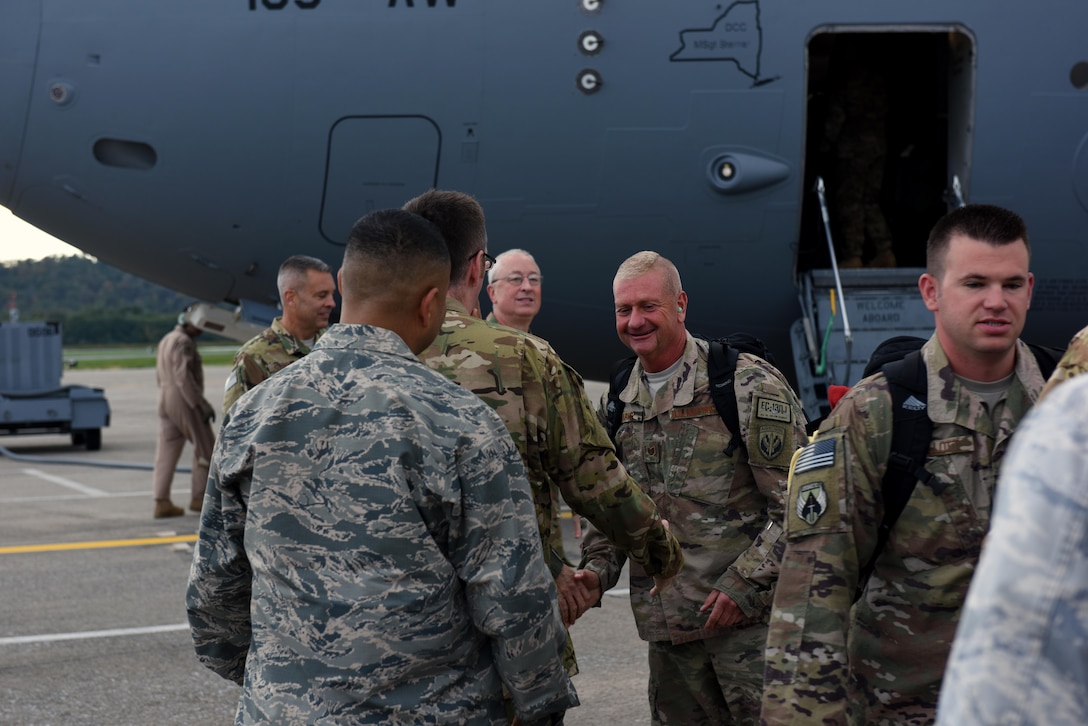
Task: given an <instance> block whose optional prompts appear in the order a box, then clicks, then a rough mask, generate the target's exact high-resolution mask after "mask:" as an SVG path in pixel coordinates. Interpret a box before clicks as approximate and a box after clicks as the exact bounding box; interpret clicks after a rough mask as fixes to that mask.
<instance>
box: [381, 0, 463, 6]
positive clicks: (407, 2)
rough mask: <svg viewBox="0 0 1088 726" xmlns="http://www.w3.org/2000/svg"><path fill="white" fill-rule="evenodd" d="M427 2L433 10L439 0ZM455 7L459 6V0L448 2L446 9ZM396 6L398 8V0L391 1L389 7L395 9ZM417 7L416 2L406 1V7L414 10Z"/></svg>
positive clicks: (427, 0) (428, 0)
mask: <svg viewBox="0 0 1088 726" xmlns="http://www.w3.org/2000/svg"><path fill="white" fill-rule="evenodd" d="M426 2H427V7H429V8H433V7H434V6H435V5H438V0H426ZM455 5H457V0H446V7H447V8H452V7H454V6H455ZM396 6H397V0H389V7H391V8H395V7H396ZM415 6H416V4H415V0H404V7H406V8H414V7H415Z"/></svg>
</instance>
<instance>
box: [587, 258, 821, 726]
mask: <svg viewBox="0 0 1088 726" xmlns="http://www.w3.org/2000/svg"><path fill="white" fill-rule="evenodd" d="M673 276H675V277H674V278H673ZM670 278H673V279H674V285H670V284H669V283H668V280H669V279H670ZM644 281H648V282H645V283H644ZM624 284H633V285H635V286H636V288H635V290H636V291H635V292H634V293H631V294H630V295H629V294H628V293H627V290H626V289H625V288H623V287H622V285H624ZM671 287H675V288H676V289H675V290H672V289H671ZM614 290H615V292H616V319H617V330H618V332H620V338H621V339H622V340H623V341H624V343H625V344H627V345H628V346H629V347H631V348H632V350H634V351H635V352H636V353H638V356H639V359H638V361H637V362H636V363H635V367H634V369H633V370H632V371H631V377H630V379H629V382H628V384H627V387H626V388H625V389H624V390H623V391H622V392H621V394H620V398H621V400H623V401H624V410H623V421H622V423H621V424H620V427H619V429H618V431H617V435H616V444H617V446H616V448H617V451H619V453H620V458H621V460H622V461H623V462H624V465H625V466H627V469H628V471H630V472H631V475H632V476H633V477H634V478H635V479H636V480H637V481H638V484H639V486H640V487H641V488H642V490H643V491H645V492H646V493H647V494H649V495H650V496H651V497H652V498H653V500H654V502H655V503H656V504H657V507H658V511H660V512H661V516H662V517H664V518H665V519H666V520H667V521H668V522H669V525H670V527H671V529H672V531H673V532H674V533H675V534H676V536H677V538H678V539H679V540H680V544H681V547H682V548H683V550H684V569H683V570H681V571H680V573H679V574H678V575H677V576H676V578H675V580H674V581H673V583H672V584H671V585H670V586H669V587H667V588H666V589H664V590H663V591H661V592H659V593H658V592H655V591H654V590H653V589H652V588H653V584H654V583H653V582H652V580H651V579H650V578H649V577H647V576H646V573H645V571H644V570H643V569H642V567H641V566H639V565H638V564H637V563H633V564H632V565H631V588H630V589H631V607H632V609H633V611H634V615H635V624H636V626H637V627H638V633H639V636H640V637H641V638H642V639H643V640H646V641H649V658H650V687H649V696H650V710H651V715H652V718H653V723H654V724H672V723H678V724H685V725H695V724H707V725H708V726H709V725H711V724H726V723H755V721H756V718H757V717H758V714H759V701H760V693H761V690H762V685H763V645H764V641H765V640H766V634H767V628H766V623H767V617H768V615H769V612H770V603H771V594H772V592H773V588H774V583H775V579H776V576H777V572H778V560H779V558H780V557H781V551H782V546H781V544H780V543H779V537H780V535H781V532H782V528H781V526H780V524H779V522H781V519H782V504H783V498H784V496H785V490H786V473H787V470H788V467H789V462H790V458H791V456H792V455H793V452H794V451H795V450H796V449H797V448H798V447H799V446H802V445H803V444H804V443H805V441H807V436H806V433H805V423H806V422H805V416H804V412H803V409H802V407H801V404H800V402H799V401H798V399H797V397H796V395H795V394H794V392H793V390H792V389H791V388H790V385H789V384H788V383H787V382H786V380H785V379H784V378H783V376H782V374H781V373H780V372H779V371H778V370H777V369H776V368H774V366H772V365H771V364H770V363H768V362H767V361H765V360H763V359H761V358H758V357H756V356H753V355H750V354H748V353H740V355H739V359H738V362H737V369H736V373H735V376H734V383H733V386H734V390H735V393H736V399H737V411H738V414H739V420H740V425H741V431H740V435H741V439H742V441H741V442H740V445H739V446H734V445H733V443H732V441H731V439H732V436H731V434H730V433H729V429H728V428H727V427H726V425H725V423H724V422H723V421H722V419H721V416H720V415H719V414H718V410H717V408H716V407H715V405H714V400H713V398H712V396H711V393H710V378H709V373H708V370H707V360H708V355H709V352H708V343H707V342H706V341H703V340H698V339H696V338H694V337H692V336H691V334H689V333H687V331H686V330H685V329H684V327H683V320H684V316H685V312H684V310H685V309H686V308H687V296H686V294H685V293H683V292H682V291H681V290H680V280H679V275H678V274H676V271H675V268H674V267H673V266H672V263H670V262H668V261H667V260H665V258H663V257H661V256H660V255H657V254H656V253H652V252H651V253H640V254H639V255H635V256H634V257H632V258H630V259H629V260H628V261H626V262H624V264H623V265H622V266H621V267H620V272H619V273H618V274H617V276H616V283H615V285H614ZM651 306H652V310H650V309H649V308H650V307H651ZM656 316H660V317H656ZM654 320H656V323H654V322H651V321H654ZM653 325H656V328H655V330H654V331H653V332H649V330H650V328H651V326H653ZM652 335H656V336H657V338H658V340H660V341H663V342H662V344H661V345H660V346H659V347H658V348H650V347H648V346H647V347H644V343H643V342H642V341H643V339H647V338H649V337H651V336H652ZM676 346H678V347H676ZM674 356H675V357H674ZM647 361H649V364H650V366H652V367H653V369H654V372H653V373H647V372H646V371H647V369H648V366H647ZM655 364H656V365H655ZM657 371H663V372H664V373H663V374H661V375H660V376H659V378H660V379H661V380H660V381H659V382H660V384H661V386H660V388H659V389H658V390H657V392H656V394H655V393H653V392H652V390H651V388H650V385H649V380H650V378H649V377H652V376H654V375H655V373H656V372H657ZM623 565H624V555H623V553H622V552H621V551H619V550H617V549H616V548H615V547H614V546H613V545H611V544H609V543H608V542H607V541H605V540H604V539H603V538H602V537H600V535H599V534H598V533H597V532H596V531H595V530H594V528H592V527H591V528H589V529H588V531H587V533H586V536H585V540H584V543H583V556H582V567H583V568H584V569H585V570H586V571H588V572H591V573H593V574H594V575H596V577H595V578H594V577H592V576H589V577H588V586H589V587H591V588H595V589H596V586H597V583H595V582H594V580H599V586H600V587H601V588H603V589H604V590H607V589H609V588H611V587H613V586H615V585H616V584H617V582H618V581H619V578H620V571H621V569H622V568H623ZM578 577H579V579H580V580H582V581H587V574H586V572H580V573H579V575H578ZM598 593H599V590H598ZM598 597H599V594H598Z"/></svg>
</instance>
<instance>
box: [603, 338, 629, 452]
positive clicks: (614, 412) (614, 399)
mask: <svg viewBox="0 0 1088 726" xmlns="http://www.w3.org/2000/svg"><path fill="white" fill-rule="evenodd" d="M635 360H636V358H635V356H630V357H629V358H622V359H620V360H618V361H616V362H615V364H614V365H613V366H612V371H611V372H610V373H609V374H608V403H607V404H606V406H605V411H604V427H605V428H606V429H607V430H608V438H610V439H612V443H613V444H614V443H616V432H617V431H619V428H620V424H621V423H623V406H624V404H623V401H622V400H621V399H620V393H621V392H622V391H623V389H624V388H627V382H628V381H629V380H631V371H632V370H633V369H634V367H635Z"/></svg>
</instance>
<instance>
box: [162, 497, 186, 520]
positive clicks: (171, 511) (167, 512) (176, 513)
mask: <svg viewBox="0 0 1088 726" xmlns="http://www.w3.org/2000/svg"><path fill="white" fill-rule="evenodd" d="M183 514H185V510H184V509H182V508H181V507H175V506H174V503H173V502H171V501H170V500H169V499H156V500H155V514H154V517H155V519H165V518H166V517H180V516H181V515H183Z"/></svg>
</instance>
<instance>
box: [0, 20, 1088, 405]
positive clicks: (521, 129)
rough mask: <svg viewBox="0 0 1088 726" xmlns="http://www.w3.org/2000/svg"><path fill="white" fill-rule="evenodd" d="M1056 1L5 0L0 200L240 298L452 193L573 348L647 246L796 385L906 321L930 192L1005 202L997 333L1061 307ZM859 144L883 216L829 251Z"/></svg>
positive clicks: (1071, 262)
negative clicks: (1025, 267)
mask: <svg viewBox="0 0 1088 726" xmlns="http://www.w3.org/2000/svg"><path fill="white" fill-rule="evenodd" d="M1085 28H1088V4H1085V3H1083V2H1077V1H1075V0H1040V2H1035V3H1025V2H1011V1H1009V0H914V1H913V2H910V3H906V2H864V3H863V2H856V1H855V0H809V1H808V2H798V1H797V0H738V1H737V2H714V1H713V0H672V1H671V2H661V0H623V1H618V0H562V1H549V2H508V1H503V0H186V1H185V2H178V1H174V2H156V3H147V2H140V1H139V0H5V1H4V3H3V4H2V6H0V98H2V99H3V103H2V105H0V204H3V205H5V206H7V207H8V208H10V209H11V210H12V211H13V212H14V213H15V214H16V215H18V216H19V217H21V218H23V219H25V220H27V221H29V222H30V223H32V224H34V225H36V226H37V227H40V228H41V229H43V230H45V231H47V232H49V233H50V234H53V235H55V236H57V237H59V238H60V239H63V240H64V241H66V242H68V243H70V244H73V245H75V246H77V247H79V248H80V249H82V250H84V251H85V252H87V253H89V254H91V255H93V256H95V257H97V258H98V259H99V260H102V261H104V262H106V263H109V264H111V265H114V266H116V267H119V268H121V269H124V270H127V271H129V272H132V273H135V274H137V275H140V276H142V277H145V278H147V279H149V280H152V281H154V282H157V283H159V284H162V285H165V286H167V287H170V288H173V289H175V290H177V291H179V292H182V293H185V294H187V295H191V296H193V297H194V298H197V299H199V300H203V301H207V302H209V303H215V304H224V303H225V304H229V305H232V306H239V309H240V310H241V311H243V312H244V311H245V310H246V308H247V306H254V305H264V306H267V305H274V304H275V302H276V290H275V273H276V268H277V266H278V264H279V262H280V261H282V260H283V259H284V258H285V257H287V256H288V255H291V254H295V253H308V254H313V255H316V256H319V257H322V258H324V259H326V260H327V261H328V262H329V263H330V264H333V265H335V264H337V263H338V262H339V259H340V257H341V252H342V245H343V243H344V241H345V238H346V236H347V233H348V231H349V229H350V227H351V225H352V223H353V222H354V221H355V219H356V218H358V217H360V216H361V215H363V214H365V213H366V212H368V211H370V210H373V209H379V208H383V207H393V206H400V205H401V204H403V203H404V201H406V200H407V199H409V198H411V197H413V196H415V195H417V194H419V193H420V192H422V191H424V190H426V189H428V188H430V187H439V188H446V189H457V190H461V191H465V192H469V193H472V194H473V195H475V196H476V197H477V198H478V199H479V200H480V202H481V203H482V204H483V207H484V209H485V211H486V213H487V218H488V227H489V237H490V242H489V244H490V250H491V252H492V253H496V252H498V251H501V250H503V249H507V248H511V247H521V248H525V249H528V250H530V251H531V252H532V253H533V254H534V255H535V256H536V259H537V261H538V262H539V264H540V266H541V269H542V271H543V272H544V275H545V277H546V282H547V284H546V286H545V294H544V306H543V311H542V312H541V314H540V316H539V317H538V318H537V320H536V321H535V322H534V332H538V333H539V334H541V335H542V336H544V337H546V338H548V339H549V340H550V341H551V342H552V343H553V344H554V345H555V346H556V348H557V349H558V350H559V352H560V353H561V354H562V355H563V357H564V358H565V359H567V360H568V361H569V362H570V363H572V364H573V365H574V366H575V367H576V368H578V369H579V370H580V371H582V373H583V374H584V375H586V376H587V377H601V376H603V375H604V374H605V372H606V371H607V369H608V364H609V363H610V362H611V361H612V360H614V359H615V358H617V357H618V356H620V355H622V354H624V353H625V352H626V351H625V349H623V348H622V347H621V346H620V344H619V343H618V341H617V340H616V339H615V336H614V335H613V334H612V333H611V328H612V318H613V316H612V304H611V302H612V301H611V289H610V282H611V278H612V275H613V273H614V271H615V269H616V267H617V265H618V264H619V263H620V262H621V261H622V260H623V259H624V258H626V257H627V256H628V255H630V254H632V253H634V252H636V251H639V250H642V249H653V250H657V251H659V252H661V253H662V254H664V255H666V256H667V257H669V258H671V259H672V260H673V261H674V262H675V263H676V264H677V266H678V267H679V269H680V271H681V274H682V276H683V282H684V286H685V289H686V290H687V292H688V294H689V296H690V308H689V316H688V327H689V329H691V330H693V331H698V332H701V333H703V334H706V335H711V336H713V335H720V334H724V333H727V332H732V331H745V332H748V333H752V334H754V335H757V336H759V337H761V338H763V339H764V340H765V341H766V342H767V343H768V344H769V345H770V347H771V349H772V350H773V351H774V352H775V353H776V358H777V361H778V363H779V365H780V367H781V368H783V370H784V371H786V372H787V374H788V375H790V376H791V377H792V379H793V380H794V381H795V382H796V383H797V384H798V386H799V388H800V389H801V393H802V395H803V397H804V400H805V405H806V409H808V410H809V412H810V415H819V412H820V411H821V409H822V408H823V409H825V408H826V400H825V388H826V385H827V384H828V383H830V382H835V383H849V382H852V380H856V378H857V377H858V375H859V374H860V372H861V368H862V366H863V362H864V361H865V359H866V358H867V357H868V352H869V351H870V350H871V348H872V347H873V346H874V345H875V342H876V341H878V340H880V339H882V338H884V337H888V336H890V335H895V334H902V333H907V332H913V333H917V334H922V335H927V334H928V331H929V330H931V326H932V316H931V315H930V314H928V313H927V312H926V311H925V310H924V309H923V308H922V307H921V304H920V301H919V300H918V294H917V288H916V280H917V277H918V274H919V273H920V272H921V269H920V267H921V266H922V265H924V246H925V239H926V235H927V231H928V229H929V227H930V226H931V225H932V223H933V222H934V220H936V219H937V218H938V217H939V216H941V215H942V214H943V213H945V212H946V211H947V210H948V209H949V208H950V207H951V206H952V205H955V204H960V203H963V202H964V201H966V202H989V203H995V204H1001V205H1005V206H1008V207H1011V208H1012V209H1014V210H1016V211H1017V212H1019V213H1020V214H1021V215H1023V216H1024V217H1025V219H1026V220H1027V223H1028V227H1029V229H1030V230H1031V235H1032V238H1031V242H1032V245H1033V263H1032V264H1033V270H1034V272H1035V275H1036V278H1037V281H1036V288H1035V298H1034V302H1033V305H1032V309H1031V313H1030V316H1029V323H1028V327H1027V331H1026V333H1025V337H1026V338H1029V339H1031V340H1034V341H1037V342H1041V343H1048V344H1053V345H1063V344H1064V343H1065V342H1066V341H1067V340H1068V339H1069V337H1070V336H1071V335H1072V333H1073V332H1074V331H1075V330H1076V329H1078V328H1079V327H1081V326H1083V325H1084V324H1085V323H1086V322H1088V249H1086V243H1088V42H1086V41H1085V33H1084V29H1085ZM862 72H864V73H863V75H865V76H866V78H867V80H866V82H865V83H862V84H861V86H860V87H861V88H862V89H863V90H862V91H860V93H861V95H860V96H859V95H858V93H859V92H858V91H851V90H850V88H851V86H852V83H853V81H852V79H853V78H854V77H855V76H857V75H858V74H860V73H862ZM854 87H855V88H856V87H857V84H854ZM851 94H853V96H851ZM844 109H845V111H844ZM850 109H853V110H850ZM869 117H875V119H876V121H874V123H875V124H876V126H875V127H870V129H869V131H868V132H860V131H857V130H856V129H852V124H851V121H852V120H858V119H862V118H869ZM873 128H877V129H878V132H876V133H874V132H873ZM865 133H868V137H867V138H869V139H870V141H868V142H864V143H861V145H860V146H857V145H855V147H853V148H855V149H858V148H860V149H862V150H863V151H864V153H861V152H858V153H851V152H850V151H847V152H845V153H844V151H843V149H844V148H847V149H849V148H850V147H849V146H846V147H843V146H842V145H841V144H842V139H843V138H844V137H846V138H849V137H850V136H851V134H853V135H854V140H855V141H857V140H858V139H860V138H862V136H864V134H865ZM873 139H875V141H873ZM861 156H864V157H866V158H873V157H875V158H876V159H877V161H876V162H874V163H876V164H877V168H876V171H875V172H873V171H872V170H870V172H869V173H871V174H873V175H874V177H873V178H875V179H876V182H875V186H876V191H875V192H872V193H873V194H875V196H876V203H877V204H878V205H879V209H880V211H881V213H882V214H883V217H884V219H885V222H886V225H887V229H888V230H889V234H890V237H891V241H892V247H891V249H890V253H889V249H888V248H887V246H886V245H885V246H884V247H879V245H876V244H875V243H874V240H873V239H867V240H865V242H864V244H865V247H864V249H863V250H862V251H861V253H860V254H859V255H857V256H856V259H855V260H854V262H855V263H857V262H860V264H861V267H854V266H853V265H851V266H850V267H849V268H847V267H845V266H844V267H841V268H840V266H839V265H837V263H836V258H835V256H834V255H833V254H832V252H831V250H832V249H833V248H834V244H835V243H836V242H837V241H839V240H840V238H841V237H842V233H843V222H842V219H843V218H844V216H843V214H842V211H843V209H844V208H845V209H846V211H847V215H846V217H849V210H850V206H849V204H846V203H844V202H843V199H842V198H843V197H844V196H846V194H845V192H843V191H842V190H843V188H844V187H845V186H846V185H848V184H849V182H850V181H851V180H852V179H854V178H855V174H857V173H860V172H858V171H857V170H856V169H854V170H851V169H850V168H849V165H848V164H846V165H844V163H845V162H849V161H850V160H851V159H855V160H856V159H857V158H860V157H861ZM851 194H853V192H851ZM851 199H853V197H851ZM852 203H854V202H851V204H852ZM867 234H868V232H867ZM893 262H894V266H886V265H889V264H891V263H893ZM874 263H876V264H878V265H881V266H879V267H878V266H873V265H874ZM253 309H256V308H253ZM486 309H487V307H486V304H485V306H484V310H485V311H486Z"/></svg>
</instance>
